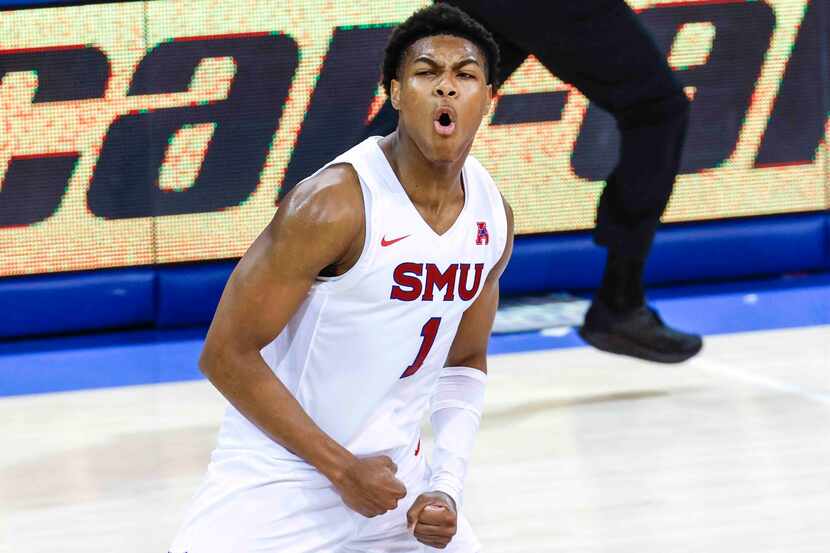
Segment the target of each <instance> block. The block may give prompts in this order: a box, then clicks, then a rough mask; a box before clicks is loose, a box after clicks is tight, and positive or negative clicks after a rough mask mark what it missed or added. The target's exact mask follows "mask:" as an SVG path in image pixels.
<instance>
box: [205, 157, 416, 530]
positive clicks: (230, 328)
mask: <svg viewBox="0 0 830 553" xmlns="http://www.w3.org/2000/svg"><path fill="white" fill-rule="evenodd" d="M364 233H365V222H364V210H363V198H362V193H361V190H360V183H359V181H358V177H357V174H356V173H355V171H354V169H353V168H352V167H351V166H349V165H336V166H332V167H329V168H327V169H325V170H324V171H322V172H320V173H319V174H318V175H316V176H315V177H313V178H311V179H309V180H308V181H306V182H304V183H303V185H302V186H298V187H297V188H295V189H294V190H293V191H292V192H291V193H290V194H289V195H287V196H286V198H285V199H284V200H283V203H282V205H281V207H280V209H279V210H278V211H277V213H276V215H275V216H274V218H273V220H272V221H271V222H270V223H269V225H268V226H267V227H266V228H265V230H263V231H262V233H261V234H260V235H259V237H258V238H257V239H256V240H255V241H254V243H253V244H252V245H251V247H250V248H249V249H248V251H247V252H246V253H245V255H244V256H243V257H242V259H241V260H240V261H239V264H238V265H237V266H236V268H235V269H234V271H233V273H232V274H231V277H230V279H229V280H228V283H227V285H226V286H225V290H224V292H223V293H222V299H221V300H220V302H219V306H218V308H217V310H216V314H215V315H214V318H213V322H212V323H211V325H210V329H209V330H208V334H207V338H206V340H205V345H204V349H203V350H202V355H201V357H200V359H199V367H200V368H201V370H202V372H203V373H204V374H205V376H207V377H208V379H210V381H211V383H213V385H214V386H216V388H217V389H218V390H219V391H220V392H221V393H222V395H224V396H225V397H226V398H227V399H228V401H230V403H231V404H233V406H234V407H235V408H236V409H237V410H238V411H239V412H240V413H242V414H243V415H244V416H245V417H246V418H248V420H250V421H251V422H252V423H253V424H255V425H256V426H257V427H259V428H260V429H261V430H262V431H263V432H264V433H265V434H266V435H268V436H269V437H270V438H271V439H272V440H274V441H275V442H277V443H279V444H281V445H283V446H284V447H286V448H287V449H289V450H290V451H291V452H293V453H294V454H296V455H298V456H300V457H301V458H303V459H305V460H306V461H308V462H309V463H310V464H311V465H313V466H314V467H316V468H317V469H318V470H319V471H320V472H321V473H322V474H324V475H325V476H326V477H327V478H328V479H329V480H330V481H331V482H332V483H333V484H334V486H335V487H336V488H337V490H338V491H339V493H340V495H341V496H342V498H343V501H344V502H345V503H346V505H348V506H349V507H350V508H352V509H353V510H355V511H357V512H359V513H361V514H363V515H365V516H375V515H378V514H382V513H383V512H386V511H388V510H391V509H393V508H395V506H396V505H397V502H398V500H399V499H401V498H403V497H404V496H405V495H406V489H405V488H404V486H403V484H402V483H401V482H400V481H399V480H397V479H396V478H395V476H394V473H395V472H396V470H397V467H395V465H394V463H393V462H392V461H391V460H390V459H389V458H388V457H373V458H368V459H357V458H356V457H355V456H354V455H352V454H351V453H350V452H349V451H348V450H346V449H345V448H344V447H343V446H341V445H340V444H338V443H337V442H336V441H335V440H333V439H332V438H331V437H330V436H328V435H327V434H326V433H325V432H323V431H322V430H321V429H320V428H319V427H318V426H317V425H316V424H315V423H314V421H313V420H312V419H311V417H309V416H308V414H307V413H306V412H305V410H304V409H303V408H302V406H301V405H300V404H299V403H298V402H297V400H296V399H295V398H294V396H293V395H291V393H290V392H289V391H288V389H287V388H286V387H285V386H284V385H283V384H282V382H281V381H280V380H279V379H278V378H277V377H276V375H275V374H274V373H273V371H272V370H271V369H270V367H268V365H267V364H266V363H265V361H264V359H263V358H262V356H261V355H260V350H261V349H262V348H263V347H265V346H266V345H267V344H268V343H270V342H271V341H272V340H274V338H276V336H277V335H278V334H279V333H280V332H281V331H282V329H283V328H284V327H285V325H286V324H287V323H288V321H289V320H290V319H291V317H292V316H293V315H294V313H295V312H296V311H297V309H298V308H299V306H300V304H301V303H302V302H303V300H304V299H305V298H306V296H307V295H308V293H309V290H310V288H311V285H312V284H313V283H314V281H315V279H316V278H317V276H318V275H319V274H320V272H321V271H323V269H326V268H333V270H334V272H335V273H336V274H340V273H342V272H344V271H345V270H347V269H348V268H349V267H351V265H353V264H354V262H355V261H356V260H357V258H358V257H359V255H360V252H361V251H362V248H363V239H364Z"/></svg>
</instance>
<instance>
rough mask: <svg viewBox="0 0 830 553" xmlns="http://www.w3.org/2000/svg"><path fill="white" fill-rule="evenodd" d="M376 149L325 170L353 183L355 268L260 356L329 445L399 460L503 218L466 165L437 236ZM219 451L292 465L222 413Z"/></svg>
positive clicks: (503, 231) (496, 246)
mask: <svg viewBox="0 0 830 553" xmlns="http://www.w3.org/2000/svg"><path fill="white" fill-rule="evenodd" d="M379 139H380V137H372V138H369V139H367V140H365V141H364V142H362V143H361V144H358V145H357V146H355V147H354V148H352V149H351V150H349V151H347V152H346V153H344V154H343V155H341V156H339V157H338V158H336V159H334V160H333V161H332V162H331V163H329V164H328V165H332V164H336V163H349V164H351V165H352V166H353V167H354V169H355V171H356V172H357V174H358V176H359V178H360V185H361V189H362V192H363V201H364V209H365V214H366V216H365V222H366V239H365V244H364V246H363V251H362V254H361V255H360V258H359V260H358V261H357V263H356V264H355V265H354V266H353V267H352V268H351V269H349V270H348V271H347V272H346V273H345V274H343V275H341V276H338V277H334V278H327V279H322V278H321V279H320V280H319V281H318V282H316V283H315V284H314V285H313V286H312V289H311V291H310V293H309V295H308V297H307V298H306V300H305V301H304V302H303V304H302V305H301V307H300V309H299V310H298V311H297V313H296V314H295V315H294V317H293V318H292V319H291V320H290V322H289V323H288V325H287V326H286V327H285V329H284V330H283V331H282V332H281V333H280V335H279V336H278V337H277V338H276V339H275V340H274V341H273V342H272V343H271V344H269V345H268V346H266V347H265V348H263V349H262V356H263V358H264V359H265V361H266V362H267V363H268V365H269V366H270V367H271V369H272V370H273V371H274V373H275V374H276V375H277V377H278V378H279V379H280V380H281V381H282V382H283V384H284V385H285V386H286V387H287V388H288V389H289V390H290V391H291V393H292V394H293V395H294V397H296V398H297V400H298V401H299V403H300V405H302V407H303V409H305V411H306V412H307V413H308V414H309V415H310V416H311V418H312V419H313V420H314V421H315V422H316V423H317V425H318V426H319V427H320V428H321V429H322V430H323V431H324V432H326V433H327V434H328V435H329V436H331V437H332V438H334V439H335V440H336V441H337V442H338V443H340V444H342V445H344V446H345V447H346V448H347V449H349V450H350V451H351V452H352V453H354V454H355V455H360V456H365V455H376V454H386V455H389V456H390V457H392V459H393V460H395V461H396V462H398V460H399V459H401V458H402V457H403V456H404V455H405V454H406V453H407V452H409V453H410V455H411V451H412V449H414V448H415V446H416V444H417V440H418V439H419V432H420V423H421V420H422V417H423V416H424V413H425V411H426V409H427V408H428V405H429V399H430V397H431V395H432V393H433V390H434V388H435V385H436V383H437V379H438V377H439V375H440V372H441V369H442V368H443V366H444V363H445V361H446V359H447V355H448V353H449V349H450V346H451V344H452V342H453V339H454V337H455V334H456V330H457V328H458V324H459V322H460V320H461V316H462V315H463V314H464V311H465V310H466V309H467V308H468V307H469V306H470V305H471V304H472V303H473V302H474V301H475V299H476V298H477V297H478V295H479V293H480V292H481V290H482V288H483V286H484V281H485V280H486V278H487V275H488V274H489V272H490V271H491V270H492V268H493V266H494V265H495V264H496V263H497V262H498V260H499V259H500V258H501V256H502V253H503V252H504V247H505V243H506V239H507V220H506V215H505V209H504V204H503V202H502V199H501V196H500V194H499V192H498V189H497V188H496V185H495V183H494V182H493V180H492V178H491V177H490V175H489V174H488V173H487V171H486V170H485V169H484V168H483V167H482V166H481V164H480V163H479V162H478V161H477V160H475V159H474V158H473V157H471V156H470V157H468V158H467V160H466V162H465V164H464V168H463V171H462V182H463V184H464V192H465V194H464V196H465V198H464V207H463V209H462V211H461V213H460V215H459V216H458V218H457V220H456V221H455V223H454V224H453V225H452V227H450V229H449V230H447V231H446V232H445V233H444V234H441V235H438V234H436V233H435V231H434V230H433V229H432V228H431V227H430V226H429V225H428V224H427V223H426V222H425V221H424V219H423V218H422V217H421V215H420V214H419V213H418V211H417V209H416V208H415V206H414V205H413V204H412V202H411V201H410V199H409V197H408V196H407V194H406V192H405V191H404V188H403V186H402V185H401V183H400V182H399V181H398V179H397V177H396V176H395V173H394V172H393V171H392V168H391V166H390V165H389V163H388V161H387V159H386V157H385V156H384V154H383V152H382V151H381V149H380V146H379V145H378V140H379ZM328 165H326V167H327V166H328ZM324 168H325V167H324ZM321 170H322V169H321ZM318 172H319V171H318ZM300 186H301V184H300ZM286 262H287V263H290V260H286ZM222 449H236V450H238V449H255V450H258V451H260V452H263V453H266V454H267V455H269V456H272V457H277V458H279V459H285V460H292V461H296V462H299V461H300V460H299V459H298V458H297V457H295V456H294V455H293V454H291V453H290V452H288V451H287V450H285V449H284V448H283V447H281V446H279V445H278V444H276V443H274V442H273V441H272V440H270V439H269V438H268V437H266V436H265V435H264V434H263V433H262V432H261V431H260V430H259V429H258V428H256V427H255V426H254V425H252V424H251V423H250V422H248V421H247V420H246V419H245V418H244V417H243V416H242V415H241V414H240V413H238V412H237V411H236V410H235V409H234V408H233V407H232V406H231V407H229V408H228V411H227V414H226V416H225V420H224V422H223V425H222V429H221V431H220V435H219V442H218V446H217V450H222Z"/></svg>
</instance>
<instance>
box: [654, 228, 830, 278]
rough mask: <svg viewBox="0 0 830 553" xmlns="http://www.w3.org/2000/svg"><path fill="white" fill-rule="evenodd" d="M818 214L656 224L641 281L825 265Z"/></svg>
mask: <svg viewBox="0 0 830 553" xmlns="http://www.w3.org/2000/svg"><path fill="white" fill-rule="evenodd" d="M828 255H830V254H829V253H828V249H827V238H826V217H825V215H824V214H821V213H816V214H807V215H797V216H779V217H764V218H757V219H750V220H734V221H717V222H711V223H705V224H695V225H679V226H673V227H667V228H665V229H662V230H661V231H660V232H659V233H658V234H657V237H656V238H655V241H654V247H653V248H652V252H651V256H650V257H649V261H648V266H647V268H646V275H645V278H646V282H648V283H665V282H673V281H678V280H686V281H695V280H704V279H715V278H718V279H724V278H739V277H747V276H753V275H771V274H776V273H788V272H798V271H810V270H816V269H821V268H823V267H825V266H826V263H827V258H828Z"/></svg>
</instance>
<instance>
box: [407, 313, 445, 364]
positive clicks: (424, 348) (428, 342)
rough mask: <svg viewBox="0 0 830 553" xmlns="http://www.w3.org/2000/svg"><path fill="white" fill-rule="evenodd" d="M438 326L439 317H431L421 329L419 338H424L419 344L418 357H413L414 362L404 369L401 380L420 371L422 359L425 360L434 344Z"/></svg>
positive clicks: (439, 323) (439, 322)
mask: <svg viewBox="0 0 830 553" xmlns="http://www.w3.org/2000/svg"><path fill="white" fill-rule="evenodd" d="M439 326H441V317H433V318H431V319H430V320H428V321H427V322H426V324H425V325H424V328H422V329H421V336H423V337H424V340H423V342H421V349H419V350H418V355H416V356H415V361H413V362H412V364H411V365H409V366H408V367H407V368H406V370H405V371H404V372H403V374H402V375H401V378H406V377H407V376H412V375H413V374H415V373H416V372H418V369H420V368H421V365H423V364H424V359H426V358H427V354H428V353H429V350H431V349H432V344H434V343H435V336H436V335H437V334H438V327H439Z"/></svg>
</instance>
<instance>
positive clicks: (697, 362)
mask: <svg viewBox="0 0 830 553" xmlns="http://www.w3.org/2000/svg"><path fill="white" fill-rule="evenodd" d="M689 365H690V366H692V367H694V368H696V369H700V370H702V371H706V372H709V373H713V374H718V375H721V376H725V377H727V378H731V379H732V380H740V381H742V382H747V383H749V384H752V385H754V386H756V387H758V388H767V389H769V390H775V391H777V392H784V393H787V394H793V395H796V396H800V397H803V398H805V399H809V400H811V401H816V402H818V403H823V404H825V405H830V393H827V392H820V391H816V390H810V389H808V388H803V387H801V386H798V385H796V384H789V383H787V382H781V381H780V380H775V379H774V378H768V377H766V376H760V375H757V374H752V373H749V372H746V371H742V370H739V369H735V368H733V367H730V366H728V365H725V364H723V363H717V362H714V361H711V360H709V359H692V360H691V361H689Z"/></svg>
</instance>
